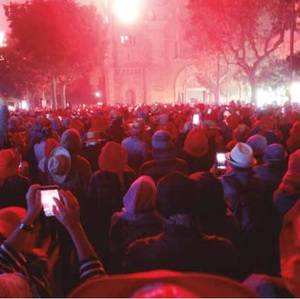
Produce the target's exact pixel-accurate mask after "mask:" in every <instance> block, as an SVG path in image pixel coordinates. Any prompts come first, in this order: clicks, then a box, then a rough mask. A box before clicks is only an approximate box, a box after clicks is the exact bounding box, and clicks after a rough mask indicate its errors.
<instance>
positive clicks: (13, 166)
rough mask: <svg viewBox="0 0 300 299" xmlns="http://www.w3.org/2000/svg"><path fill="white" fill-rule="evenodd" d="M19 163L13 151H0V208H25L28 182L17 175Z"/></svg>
mask: <svg viewBox="0 0 300 299" xmlns="http://www.w3.org/2000/svg"><path fill="white" fill-rule="evenodd" d="M20 162H21V160H20V156H19V154H18V153H17V151H16V150H15V149H5V150H0V208H4V207H8V206H18V207H26V201H25V195H26V193H27V191H28V188H29V186H30V182H29V180H28V179H27V178H25V177H24V176H22V175H20V174H19V165H20Z"/></svg>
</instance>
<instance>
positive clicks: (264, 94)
mask: <svg viewBox="0 0 300 299" xmlns="http://www.w3.org/2000/svg"><path fill="white" fill-rule="evenodd" d="M287 100H288V98H287V96H286V90H285V89H284V88H283V87H281V88H277V89H271V88H266V89H263V88H259V89H258V90H257V106H258V107H264V106H266V105H272V104H277V105H283V104H284V103H285V102H286V101H287Z"/></svg>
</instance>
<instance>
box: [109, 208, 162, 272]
mask: <svg viewBox="0 0 300 299" xmlns="http://www.w3.org/2000/svg"><path fill="white" fill-rule="evenodd" d="M111 222H112V226H111V230H110V258H111V265H112V268H113V271H114V272H116V271H120V270H121V261H122V259H123V257H124V254H125V252H126V249H127V247H128V245H129V244H130V243H132V242H133V241H136V240H138V239H141V238H145V237H150V236H154V235H157V234H159V233H160V232H162V229H163V223H162V219H161V218H160V217H159V215H158V214H156V213H145V214H139V215H138V216H136V217H135V219H128V218H126V214H124V213H123V212H117V213H115V214H114V215H113V216H112V221H111Z"/></svg>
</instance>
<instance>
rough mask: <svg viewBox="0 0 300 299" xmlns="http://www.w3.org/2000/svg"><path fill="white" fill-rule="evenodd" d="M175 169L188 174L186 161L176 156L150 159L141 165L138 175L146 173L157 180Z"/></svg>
mask: <svg viewBox="0 0 300 299" xmlns="http://www.w3.org/2000/svg"><path fill="white" fill-rule="evenodd" d="M175 171H179V172H181V173H183V174H188V166H187V163H186V162H185V161H184V160H182V159H178V158H170V159H155V160H151V161H148V162H145V163H144V164H143V165H142V166H141V168H140V175H148V176H150V177H152V179H153V180H154V181H155V182H157V181H158V180H159V179H160V178H162V177H164V176H165V175H167V174H170V173H172V172H175Z"/></svg>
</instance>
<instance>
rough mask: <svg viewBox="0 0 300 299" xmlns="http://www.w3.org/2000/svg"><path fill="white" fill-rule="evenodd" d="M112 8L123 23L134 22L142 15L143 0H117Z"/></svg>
mask: <svg viewBox="0 0 300 299" xmlns="http://www.w3.org/2000/svg"><path fill="white" fill-rule="evenodd" d="M112 9H113V13H114V14H115V16H116V17H117V18H118V19H119V20H120V21H121V22H122V23H126V24H130V23H134V22H135V21H136V20H137V19H138V18H139V16H140V9H141V0H115V1H114V3H113V7H112Z"/></svg>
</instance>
